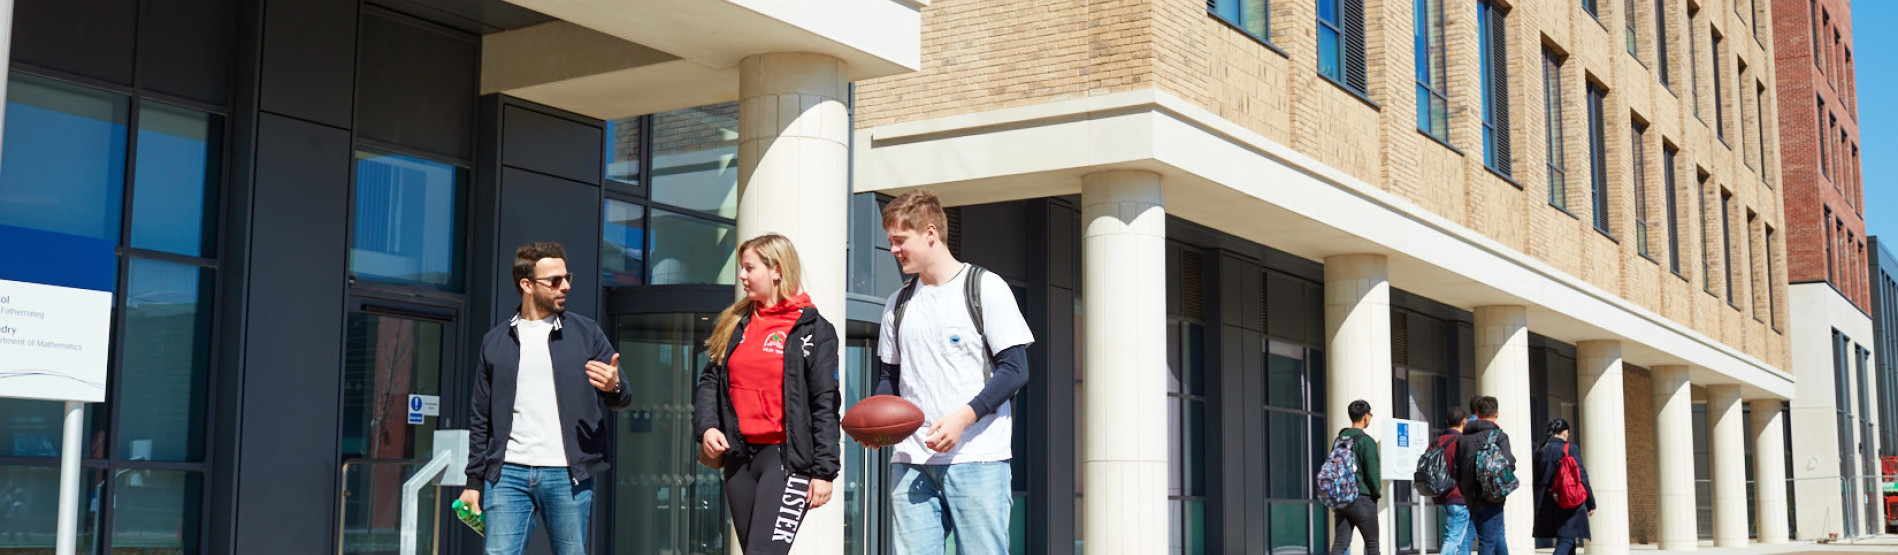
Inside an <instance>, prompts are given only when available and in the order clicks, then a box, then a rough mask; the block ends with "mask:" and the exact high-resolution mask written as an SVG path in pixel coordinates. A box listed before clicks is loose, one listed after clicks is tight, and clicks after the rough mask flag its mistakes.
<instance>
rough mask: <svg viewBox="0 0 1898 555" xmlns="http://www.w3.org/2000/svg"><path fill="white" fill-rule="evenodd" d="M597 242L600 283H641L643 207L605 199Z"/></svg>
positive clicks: (621, 284)
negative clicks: (601, 239)
mask: <svg viewBox="0 0 1898 555" xmlns="http://www.w3.org/2000/svg"><path fill="white" fill-rule="evenodd" d="M605 211H606V214H605V220H606V221H605V224H604V225H602V226H601V230H602V232H603V233H604V234H605V238H604V242H603V243H601V244H600V285H601V286H603V287H619V286H624V285H641V284H644V283H645V281H646V280H645V274H646V207H644V206H640V205H637V204H633V203H630V202H623V201H618V200H613V199H606V208H605Z"/></svg>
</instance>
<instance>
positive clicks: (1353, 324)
mask: <svg viewBox="0 0 1898 555" xmlns="http://www.w3.org/2000/svg"><path fill="white" fill-rule="evenodd" d="M1387 264H1388V262H1387V261H1386V260H1385V258H1384V255H1381V254H1346V255H1338V256H1331V257H1326V258H1325V355H1326V364H1325V383H1326V384H1327V386H1326V392H1325V405H1326V407H1327V411H1326V413H1325V427H1326V429H1325V433H1326V434H1330V436H1327V437H1325V438H1322V439H1320V440H1319V441H1318V443H1319V444H1320V445H1323V446H1324V447H1323V448H1324V449H1330V448H1331V439H1332V438H1333V437H1336V436H1337V432H1338V430H1341V429H1344V428H1346V427H1349V426H1351V417H1350V416H1349V415H1348V414H1347V412H1348V410H1349V409H1350V406H1351V402H1352V401H1356V400H1359V399H1363V400H1365V401H1367V402H1369V403H1371V414H1372V415H1373V417H1372V419H1371V429H1369V430H1365V431H1366V432H1367V433H1369V434H1371V437H1373V438H1377V439H1380V440H1381V439H1383V438H1378V435H1379V434H1378V430H1381V429H1383V426H1382V425H1380V424H1379V423H1378V422H1380V420H1378V419H1379V418H1390V416H1391V414H1393V412H1394V411H1393V410H1392V407H1391V406H1390V404H1391V284H1390V270H1389V267H1388V266H1387ZM1386 478H1387V480H1386V482H1388V481H1389V480H1388V478H1389V477H1388V476H1386ZM1374 487H1377V488H1378V489H1380V490H1382V491H1384V492H1388V491H1389V487H1388V486H1387V485H1386V484H1378V485H1376V486H1374ZM1390 514H1391V510H1390V495H1388V494H1385V495H1380V496H1379V498H1378V503H1377V521H1378V523H1379V526H1378V532H1379V536H1378V538H1379V539H1378V544H1379V545H1382V546H1391V545H1395V544H1393V543H1392V542H1391V538H1392V537H1393V533H1394V532H1395V528H1396V523H1395V522H1392V521H1391V518H1390ZM1334 539H1335V538H1334ZM1351 544H1352V550H1353V552H1356V553H1363V552H1364V544H1363V540H1361V539H1358V538H1352V540H1351ZM1384 550H1385V551H1390V550H1391V548H1389V547H1386V548H1385V549H1384Z"/></svg>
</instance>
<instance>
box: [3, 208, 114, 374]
mask: <svg viewBox="0 0 1898 555" xmlns="http://www.w3.org/2000/svg"><path fill="white" fill-rule="evenodd" d="M117 270H118V261H117V258H116V256H115V255H114V254H113V244H112V242H110V241H104V240H99V239H93V238H89V237H79V236H76V235H68V234H64V233H53V232H48V231H40V230H35V229H26V228H21V227H13V226H6V225H0V397H14V398H22V399H46V400H52V401H81V402H88V403H102V402H105V383H106V364H107V359H106V355H107V352H108V349H109V347H110V345H111V338H112V291H113V289H114V287H115V286H116V285H117V275H118V271H117Z"/></svg>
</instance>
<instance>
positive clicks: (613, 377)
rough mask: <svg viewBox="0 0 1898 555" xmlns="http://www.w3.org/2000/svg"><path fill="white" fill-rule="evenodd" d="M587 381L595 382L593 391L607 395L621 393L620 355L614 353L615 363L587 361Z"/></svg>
mask: <svg viewBox="0 0 1898 555" xmlns="http://www.w3.org/2000/svg"><path fill="white" fill-rule="evenodd" d="M587 381H589V382H593V389H598V390H600V391H603V392H606V393H616V392H618V391H619V353H613V363H612V364H607V363H604V362H600V361H597V360H589V361H587Z"/></svg>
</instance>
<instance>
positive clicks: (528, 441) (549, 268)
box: [461, 242, 633, 555]
mask: <svg viewBox="0 0 1898 555" xmlns="http://www.w3.org/2000/svg"><path fill="white" fill-rule="evenodd" d="M566 259H567V251H566V249H565V248H563V247H561V246H560V244H559V243H552V242H541V243H533V244H530V245H526V246H523V247H521V248H519V249H516V250H515V251H514V284H515V287H516V288H517V289H519V290H520V293H521V308H520V312H519V313H517V314H515V315H514V317H513V318H510V319H509V320H508V322H507V323H505V324H502V325H499V326H496V327H495V328H494V329H493V330H490V331H489V332H488V334H487V336H485V337H483V338H482V339H481V354H480V357H479V361H478V362H477V363H476V364H477V365H476V367H475V371H476V374H475V386H474V396H473V400H472V401H471V403H470V408H471V409H472V412H473V416H471V417H470V418H469V420H468V451H469V453H468V488H467V489H466V490H463V491H462V493H461V502H462V503H464V504H466V505H468V506H469V507H470V510H471V511H473V512H475V513H482V514H486V515H487V516H486V517H485V518H486V520H487V537H486V538H485V540H484V541H485V543H486V547H487V553H488V554H489V555H518V554H519V553H521V552H522V550H524V549H526V547H527V537H528V534H529V533H531V532H533V526H534V520H535V517H536V516H539V517H540V518H541V519H542V521H543V522H545V523H546V525H547V539H548V540H551V543H552V544H553V548H554V553H557V554H559V555H581V554H584V553H586V552H587V548H586V538H587V521H588V518H589V516H590V515H591V514H592V511H593V483H594V480H593V478H594V477H595V476H600V475H603V474H605V473H606V469H607V464H606V450H607V447H608V442H607V435H606V412H607V409H610V410H612V411H614V412H620V411H624V410H626V408H627V407H628V406H630V405H632V402H633V397H632V394H631V392H628V391H627V390H626V387H625V385H624V382H625V376H624V375H622V374H621V373H620V370H619V354H618V353H616V352H614V351H613V344H612V342H611V341H609V340H607V338H606V333H605V332H602V331H600V325H599V324H597V323H594V321H593V320H591V319H588V318H587V317H585V316H581V315H578V314H571V313H568V312H566V310H565V309H566V306H567V291H568V290H570V289H573V274H569V273H567V260H566ZM484 489H485V491H486V496H485V498H484V497H483V490H484Z"/></svg>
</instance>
